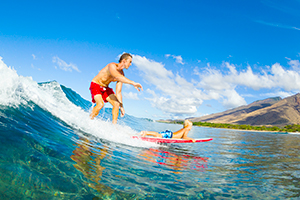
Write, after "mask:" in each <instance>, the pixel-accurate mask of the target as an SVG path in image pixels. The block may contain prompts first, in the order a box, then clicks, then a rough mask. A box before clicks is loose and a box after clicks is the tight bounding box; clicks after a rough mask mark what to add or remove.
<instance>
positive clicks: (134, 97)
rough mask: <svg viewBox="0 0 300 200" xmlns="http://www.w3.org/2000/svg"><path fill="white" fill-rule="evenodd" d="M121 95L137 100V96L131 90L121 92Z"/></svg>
mask: <svg viewBox="0 0 300 200" xmlns="http://www.w3.org/2000/svg"><path fill="white" fill-rule="evenodd" d="M123 96H124V98H126V99H133V100H139V97H138V95H137V93H133V92H129V93H127V92H123Z"/></svg>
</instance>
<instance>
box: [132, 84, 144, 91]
mask: <svg viewBox="0 0 300 200" xmlns="http://www.w3.org/2000/svg"><path fill="white" fill-rule="evenodd" d="M133 86H134V87H135V89H137V90H138V91H141V90H142V91H143V86H142V85H141V84H139V83H134V84H133Z"/></svg>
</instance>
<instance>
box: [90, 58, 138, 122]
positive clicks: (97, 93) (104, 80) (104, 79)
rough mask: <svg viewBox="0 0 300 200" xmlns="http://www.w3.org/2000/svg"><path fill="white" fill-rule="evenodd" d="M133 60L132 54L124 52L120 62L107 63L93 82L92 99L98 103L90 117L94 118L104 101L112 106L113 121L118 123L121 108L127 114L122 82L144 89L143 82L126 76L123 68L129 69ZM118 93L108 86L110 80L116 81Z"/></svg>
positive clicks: (123, 113)
mask: <svg viewBox="0 0 300 200" xmlns="http://www.w3.org/2000/svg"><path fill="white" fill-rule="evenodd" d="M131 62H132V56H131V55H130V54H129V53H124V54H123V55H122V56H121V57H120V60H119V63H109V64H108V65H106V66H105V67H104V68H103V69H102V70H101V71H100V72H99V73H98V75H97V76H95V77H94V78H93V80H92V82H91V86H90V91H91V94H92V101H93V103H96V106H95V107H94V108H93V110H92V113H91V114H90V118H91V119H94V118H95V117H96V116H97V115H98V114H99V111H100V110H101V109H102V108H103V106H104V102H105V103H106V102H109V103H110V104H111V105H112V106H113V108H112V122H113V124H116V123H117V119H118V116H119V108H120V110H121V116H122V117H123V116H124V115H125V110H124V107H123V101H122V93H121V91H122V84H123V83H126V84H130V85H133V86H134V87H135V89H137V90H138V91H140V90H143V87H142V85H141V84H139V83H136V82H134V81H131V80H129V79H128V78H126V77H125V76H124V72H123V69H124V68H125V69H128V68H129V67H130V65H131ZM116 81H117V83H116V94H115V93H114V91H113V90H112V89H111V88H109V87H108V85H109V83H110V82H116Z"/></svg>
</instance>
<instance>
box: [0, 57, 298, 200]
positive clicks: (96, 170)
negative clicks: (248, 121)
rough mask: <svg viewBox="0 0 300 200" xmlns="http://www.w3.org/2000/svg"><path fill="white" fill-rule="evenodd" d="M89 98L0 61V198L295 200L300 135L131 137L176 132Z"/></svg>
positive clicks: (213, 132) (197, 130)
mask: <svg viewBox="0 0 300 200" xmlns="http://www.w3.org/2000/svg"><path fill="white" fill-rule="evenodd" d="M91 107H92V104H91V103H90V102H89V101H87V100H85V99H83V98H82V97H81V96H80V95H78V94H77V93H76V92H74V91H73V90H72V89H70V88H67V87H65V86H63V85H60V84H59V83H57V82H55V81H53V82H47V83H37V82H35V81H34V80H32V79H31V78H29V77H22V76H20V75H18V74H17V72H16V71H14V70H13V69H11V68H9V67H7V66H6V65H5V63H3V62H2V61H1V59H0V152H1V153H0V199H43V200H44V199H94V200H95V199H299V198H300V172H299V170H300V154H299V153H300V139H299V137H300V135H298V134H279V133H267V132H264V133H262V132H247V131H235V130H226V129H211V128H203V127H193V129H192V130H191V132H190V134H189V136H191V137H194V138H207V137H212V138H214V140H212V141H210V142H205V143H197V144H170V145H159V144H154V143H148V142H142V141H139V140H135V139H131V138H130V136H131V135H136V134H137V133H138V132H139V131H141V130H154V131H161V130H165V129H170V130H173V131H175V130H178V129H180V128H181V126H180V125H173V124H163V123H156V122H153V121H151V120H148V119H141V118H136V117H134V116H129V115H126V116H125V117H124V118H120V120H119V121H118V125H116V126H114V125H112V124H111V122H110V120H111V109H109V108H105V109H103V110H102V111H101V112H100V114H99V117H98V118H97V119H95V120H90V119H89V113H90V110H91Z"/></svg>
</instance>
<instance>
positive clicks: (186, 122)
mask: <svg viewBox="0 0 300 200" xmlns="http://www.w3.org/2000/svg"><path fill="white" fill-rule="evenodd" d="M187 126H193V122H191V121H190V120H187V119H186V120H184V122H183V127H184V128H185V127H187Z"/></svg>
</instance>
